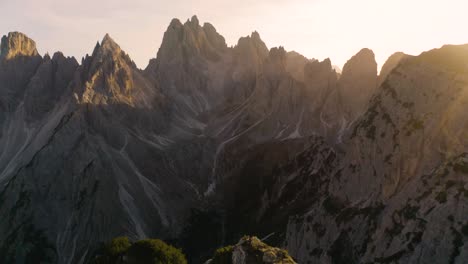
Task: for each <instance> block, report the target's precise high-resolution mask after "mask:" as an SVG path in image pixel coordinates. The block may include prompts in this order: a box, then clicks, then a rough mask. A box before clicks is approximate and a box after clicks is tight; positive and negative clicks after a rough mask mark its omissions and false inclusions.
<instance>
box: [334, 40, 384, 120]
mask: <svg viewBox="0 0 468 264" xmlns="http://www.w3.org/2000/svg"><path fill="white" fill-rule="evenodd" d="M338 86H339V88H338V89H339V94H340V97H341V98H340V100H341V101H342V105H343V112H344V113H343V114H344V117H345V119H346V120H347V121H349V122H353V121H354V120H355V119H356V118H357V117H358V116H360V115H361V114H362V113H363V112H364V111H365V109H366V107H367V105H368V102H369V100H370V98H371V97H372V95H373V94H374V92H375V90H376V88H377V63H376V62H375V57H374V53H373V52H372V51H371V50H370V49H362V50H361V51H359V52H358V53H357V54H356V55H354V56H353V57H352V58H351V59H350V60H348V61H347V62H346V64H345V65H344V67H343V72H342V73H341V77H340V81H339V84H338Z"/></svg>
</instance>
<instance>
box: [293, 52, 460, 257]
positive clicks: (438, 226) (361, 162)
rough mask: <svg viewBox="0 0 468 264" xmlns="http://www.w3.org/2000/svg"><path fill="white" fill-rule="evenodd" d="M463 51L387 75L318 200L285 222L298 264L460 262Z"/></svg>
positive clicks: (428, 57)
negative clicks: (306, 210)
mask: <svg viewBox="0 0 468 264" xmlns="http://www.w3.org/2000/svg"><path fill="white" fill-rule="evenodd" d="M466 54H467V53H466V46H457V47H456V46H447V47H443V48H441V49H438V50H433V51H430V52H427V53H424V54H422V55H420V56H418V57H415V58H408V59H405V61H404V62H401V63H400V66H399V67H398V68H396V69H395V70H393V71H392V72H391V73H390V74H389V75H388V77H387V79H386V80H385V81H384V83H383V84H382V86H380V87H379V88H378V90H377V93H376V94H375V95H374V96H373V98H372V100H371V104H370V106H369V108H368V109H367V111H366V113H365V114H364V115H363V116H362V117H360V118H359V119H358V120H357V121H356V124H355V125H354V127H353V129H352V130H351V131H350V133H349V136H348V137H347V138H346V139H345V140H344V143H343V144H344V145H342V146H340V147H339V148H340V149H341V150H344V152H343V153H342V154H340V156H341V157H340V158H339V160H340V162H339V163H340V165H339V166H338V167H336V168H335V169H334V170H333V171H332V172H331V173H330V174H328V175H327V176H323V175H322V176H321V178H322V179H323V178H324V177H325V179H327V181H329V182H328V183H327V188H325V189H324V188H322V187H318V188H317V189H316V192H319V193H321V198H319V199H318V200H317V201H316V202H315V203H314V204H315V205H312V206H310V207H309V208H311V209H310V211H309V212H308V213H306V214H305V215H303V216H301V217H298V218H290V223H289V228H288V232H289V234H288V239H287V243H288V248H289V249H290V250H291V251H292V254H293V256H296V257H298V259H299V260H300V262H307V261H312V262H321V263H329V262H331V263H337V262H340V261H344V260H346V261H347V262H348V263H361V262H364V263H375V262H383V263H387V262H395V263H415V262H419V263H422V262H435V263H444V262H445V261H447V260H450V261H452V262H453V263H463V262H464V261H465V260H466V256H467V252H466V250H465V249H464V247H463V245H464V244H466V237H465V236H464V235H462V233H463V230H465V229H466V225H467V222H466V219H465V218H466V217H463V216H464V215H466V214H467V211H466V210H467V207H466V203H467V196H466V194H467V193H466V185H467V181H466V177H465V176H466V164H467V163H466V155H467V154H466V152H467V147H468V146H467V144H468V142H467V138H468V137H467V135H466V131H467V129H468V127H467V126H466V124H467V122H466V117H465V116H464V115H463V114H462V112H463V111H464V110H463V109H466V107H467V104H468V101H467V100H466V98H467V91H468V90H467V87H468V83H467V82H466V78H465V77H464V76H465V75H466V70H467V68H466V57H465V55H466ZM435 109H438V110H437V111H435ZM455 120H457V121H455ZM306 167H307V166H306ZM298 230H299V231H298ZM439 243H441V244H444V247H443V248H444V249H443V250H441V249H440V247H438V246H436V245H439ZM436 248H437V249H436Z"/></svg>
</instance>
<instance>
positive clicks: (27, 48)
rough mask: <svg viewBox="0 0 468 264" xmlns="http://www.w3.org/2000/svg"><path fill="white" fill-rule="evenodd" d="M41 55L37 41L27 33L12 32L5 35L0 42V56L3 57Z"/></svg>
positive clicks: (7, 58)
mask: <svg viewBox="0 0 468 264" xmlns="http://www.w3.org/2000/svg"><path fill="white" fill-rule="evenodd" d="M37 55H39V54H38V53H37V49H36V43H35V42H34V41H33V40H32V39H30V38H28V37H27V36H26V35H24V34H22V33H19V32H11V33H9V34H8V36H3V37H2V41H1V44H0V56H1V57H2V59H6V60H9V59H13V58H15V57H21V56H26V57H32V56H37Z"/></svg>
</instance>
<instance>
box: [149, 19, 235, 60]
mask: <svg viewBox="0 0 468 264" xmlns="http://www.w3.org/2000/svg"><path fill="white" fill-rule="evenodd" d="M225 49H227V44H226V41H225V39H224V37H223V36H221V35H220V34H219V33H218V32H217V31H216V29H215V27H214V26H212V25H211V24H209V23H205V24H204V25H203V27H201V26H200V22H199V20H198V18H197V17H196V16H193V17H192V18H191V19H190V20H187V22H185V23H184V24H182V23H181V22H180V20H179V19H173V20H172V21H171V23H170V24H169V27H168V28H167V30H166V32H165V33H164V37H163V40H162V44H161V47H160V48H159V51H158V54H157V60H158V61H160V62H161V63H166V62H171V61H177V60H180V59H184V58H187V57H191V56H199V55H201V56H202V57H205V58H207V59H210V60H217V59H218V58H219V53H220V52H221V51H223V50H225ZM148 67H149V68H151V65H149V66H148Z"/></svg>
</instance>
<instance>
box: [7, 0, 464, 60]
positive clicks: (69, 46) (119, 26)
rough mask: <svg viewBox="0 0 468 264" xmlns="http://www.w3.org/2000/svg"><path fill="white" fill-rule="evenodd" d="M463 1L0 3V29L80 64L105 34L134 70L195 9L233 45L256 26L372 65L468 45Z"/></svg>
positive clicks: (323, 54) (280, 38)
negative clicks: (397, 55) (370, 54)
mask: <svg viewBox="0 0 468 264" xmlns="http://www.w3.org/2000/svg"><path fill="white" fill-rule="evenodd" d="M467 10H468V1H466V0H444V1H435V0H391V1H387V0H352V1H351V0H269V1H267V0H237V1H236V0H229V1H225V0H198V1H187V0H186V1H182V0H170V1H161V0H125V1H124V0H0V34H1V35H4V34H6V33H8V32H9V31H21V32H23V33H26V34H27V35H29V36H30V37H31V38H33V39H34V40H35V41H36V42H37V45H38V49H39V52H40V53H41V54H43V53H45V52H47V51H48V52H49V53H53V52H54V51H57V50H60V51H62V52H64V53H65V55H68V56H75V57H76V58H77V59H78V60H79V61H80V59H81V57H82V56H84V55H85V54H86V53H91V52H92V49H93V47H94V45H95V44H96V41H98V40H101V39H102V38H103V36H104V35H105V33H109V34H110V35H111V36H112V37H113V38H114V39H115V40H116V42H117V43H119V44H120V46H121V47H122V48H123V49H124V50H125V51H126V52H127V53H129V54H130V56H131V57H132V59H134V60H135V62H136V63H137V64H138V66H139V67H141V68H144V67H146V65H147V63H148V60H149V59H150V58H153V57H155V56H156V53H157V51H158V48H159V46H160V44H161V39H162V36H163V33H164V31H165V30H166V28H167V26H168V25H169V23H170V21H171V19H172V18H174V17H176V18H179V19H180V20H181V21H182V22H184V21H185V20H187V19H188V18H190V17H191V16H192V15H193V14H196V15H197V16H198V18H199V20H200V22H201V23H203V22H210V23H212V24H213V25H214V26H215V27H216V28H217V30H218V32H220V33H221V34H222V35H223V36H224V37H225V38H226V41H227V43H228V45H234V44H236V43H237V40H238V39H239V37H241V36H245V35H249V34H250V32H252V31H254V30H257V31H258V32H259V33H260V36H261V37H262V39H263V40H264V41H265V43H266V44H267V46H268V47H270V48H271V47H274V46H279V45H282V46H284V47H285V48H286V49H287V50H296V51H298V52H299V53H302V54H303V55H305V56H306V57H309V58H317V59H320V60H322V59H324V58H327V57H330V58H331V60H332V63H333V64H335V65H338V66H339V67H342V66H343V64H344V63H345V62H346V61H347V60H348V59H349V58H350V57H351V56H352V55H354V54H355V53H357V52H358V51H359V50H360V49H361V48H364V47H368V48H371V49H372V50H373V51H374V52H375V54H376V58H377V62H378V63H379V67H380V66H381V65H382V63H384V62H385V60H386V58H387V57H388V56H389V55H391V54H392V53H393V52H395V51H404V52H406V53H409V54H419V53H420V52H422V51H425V50H428V49H432V48H436V47H440V46H441V45H443V44H445V43H451V44H463V43H468V30H467V26H468V15H467Z"/></svg>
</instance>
